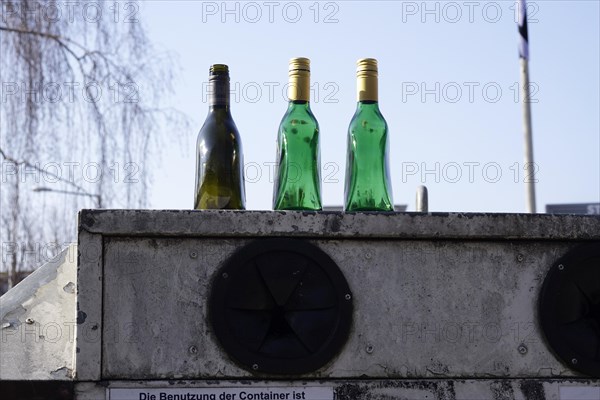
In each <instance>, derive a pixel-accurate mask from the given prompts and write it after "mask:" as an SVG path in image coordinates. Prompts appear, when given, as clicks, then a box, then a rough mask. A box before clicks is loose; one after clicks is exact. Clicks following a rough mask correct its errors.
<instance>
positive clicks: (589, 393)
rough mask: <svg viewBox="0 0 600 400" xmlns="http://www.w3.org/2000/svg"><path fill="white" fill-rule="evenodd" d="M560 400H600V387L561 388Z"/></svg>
mask: <svg viewBox="0 0 600 400" xmlns="http://www.w3.org/2000/svg"><path fill="white" fill-rule="evenodd" d="M559 391H560V400H600V386H561V387H560V389H559Z"/></svg>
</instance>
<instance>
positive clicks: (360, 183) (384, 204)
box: [344, 58, 394, 211]
mask: <svg viewBox="0 0 600 400" xmlns="http://www.w3.org/2000/svg"><path fill="white" fill-rule="evenodd" d="M357 64H358V68H357V70H356V78H357V97H358V105H357V107H356V112H355V113H354V117H352V120H351V121H350V127H349V128H348V152H347V162H346V184H345V190H344V195H345V201H344V209H345V210H346V211H394V203H393V201H392V187H391V185H390V174H389V167H388V126H387V123H386V122H385V119H384V118H383V115H381V112H380V111H379V103H378V86H377V79H378V76H377V75H378V72H377V60H375V59H373V58H363V59H361V60H358V63H357Z"/></svg>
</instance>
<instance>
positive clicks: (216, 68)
mask: <svg viewBox="0 0 600 400" xmlns="http://www.w3.org/2000/svg"><path fill="white" fill-rule="evenodd" d="M209 73H210V74H211V75H212V74H228V73H229V67H228V66H227V65H225V64H213V65H211V66H210V70H209Z"/></svg>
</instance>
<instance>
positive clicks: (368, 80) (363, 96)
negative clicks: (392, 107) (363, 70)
mask: <svg viewBox="0 0 600 400" xmlns="http://www.w3.org/2000/svg"><path fill="white" fill-rule="evenodd" d="M356 99H357V101H358V102H359V103H365V104H372V103H377V102H378V101H379V83H378V80H377V76H373V75H370V74H369V75H367V74H361V75H359V76H358V77H357V78H356Z"/></svg>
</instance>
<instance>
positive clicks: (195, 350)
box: [188, 346, 198, 354]
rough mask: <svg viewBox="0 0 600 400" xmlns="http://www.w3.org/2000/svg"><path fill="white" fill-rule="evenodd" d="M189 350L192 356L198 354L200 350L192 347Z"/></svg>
mask: <svg viewBox="0 0 600 400" xmlns="http://www.w3.org/2000/svg"><path fill="white" fill-rule="evenodd" d="M188 350H189V352H190V354H198V348H197V347H196V346H190V348H189V349H188Z"/></svg>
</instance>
